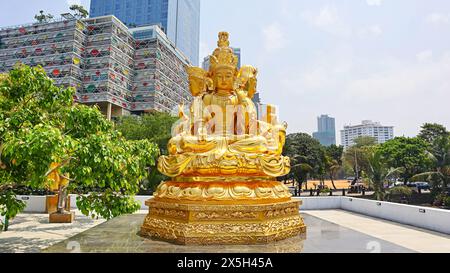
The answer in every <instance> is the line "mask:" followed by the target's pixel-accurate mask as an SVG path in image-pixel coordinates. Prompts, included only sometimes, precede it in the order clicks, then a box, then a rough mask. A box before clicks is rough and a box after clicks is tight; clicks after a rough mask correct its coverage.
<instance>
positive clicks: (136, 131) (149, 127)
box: [116, 112, 178, 190]
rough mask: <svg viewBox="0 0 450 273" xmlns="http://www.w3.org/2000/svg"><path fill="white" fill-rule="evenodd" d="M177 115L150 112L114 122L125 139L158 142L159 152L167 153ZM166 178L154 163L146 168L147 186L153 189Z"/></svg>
mask: <svg viewBox="0 0 450 273" xmlns="http://www.w3.org/2000/svg"><path fill="white" fill-rule="evenodd" d="M177 120H178V118H177V117H175V116H172V115H170V114H168V113H164V112H152V113H148V114H145V115H142V116H125V117H121V118H119V120H118V121H117V122H116V129H117V130H118V131H120V132H121V133H122V134H123V136H124V137H125V138H126V139H129V140H141V139H147V140H149V141H151V142H153V143H156V144H158V146H159V148H160V153H161V154H164V155H167V153H168V151H167V144H168V142H169V140H170V138H171V137H172V134H171V131H172V126H173V124H174V123H175V122H176V121H177ZM165 179H167V177H165V176H164V175H162V174H161V173H160V172H159V171H158V169H157V168H156V164H155V165H153V166H150V168H149V169H148V175H147V181H148V185H147V187H148V188H150V189H153V190H154V189H155V188H156V187H157V186H158V185H159V183H160V182H161V181H163V180H165Z"/></svg>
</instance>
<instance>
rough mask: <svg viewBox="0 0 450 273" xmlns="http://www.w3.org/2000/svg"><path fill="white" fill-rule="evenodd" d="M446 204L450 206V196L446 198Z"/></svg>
mask: <svg viewBox="0 0 450 273" xmlns="http://www.w3.org/2000/svg"><path fill="white" fill-rule="evenodd" d="M444 206H446V207H450V196H448V197H445V198H444Z"/></svg>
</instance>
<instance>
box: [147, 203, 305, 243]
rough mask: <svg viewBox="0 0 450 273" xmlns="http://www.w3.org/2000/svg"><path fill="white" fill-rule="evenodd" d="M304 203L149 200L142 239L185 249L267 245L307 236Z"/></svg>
mask: <svg viewBox="0 0 450 273" xmlns="http://www.w3.org/2000/svg"><path fill="white" fill-rule="evenodd" d="M300 204H301V201H285V202H277V203H270V204H243V205H242V204H241V205H232V204H224V205H221V204H207V203H206V204H205V203H203V204H202V202H198V203H197V204H180V203H173V202H162V201H158V200H154V199H153V200H148V201H147V202H146V205H148V206H149V208H150V211H149V214H148V215H147V217H146V219H145V222H144V224H143V226H142V228H141V235H142V236H146V237H152V238H157V239H162V240H165V241H170V242H173V243H177V244H185V245H213V244H266V243H270V242H274V241H279V240H283V239H286V238H289V237H293V236H297V235H299V234H301V233H304V232H306V226H305V224H304V223H303V219H302V218H301V216H300V214H299V206H300Z"/></svg>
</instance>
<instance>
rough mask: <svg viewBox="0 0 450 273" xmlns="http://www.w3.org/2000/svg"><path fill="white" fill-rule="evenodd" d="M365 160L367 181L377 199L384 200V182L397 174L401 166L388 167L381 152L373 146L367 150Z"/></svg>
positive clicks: (400, 170)
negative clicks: (370, 184) (369, 182)
mask: <svg viewBox="0 0 450 273" xmlns="http://www.w3.org/2000/svg"><path fill="white" fill-rule="evenodd" d="M367 160H368V168H367V172H366V174H367V177H368V178H369V181H371V182H372V184H373V187H374V190H375V197H376V198H377V200H384V197H385V190H384V182H385V181H387V180H388V179H390V178H392V177H393V176H397V175H399V174H400V173H401V172H402V171H403V168H388V167H387V165H386V163H385V161H384V159H383V157H382V155H381V152H380V151H379V150H378V149H376V148H375V147H374V148H373V149H370V151H369V152H368V155H367Z"/></svg>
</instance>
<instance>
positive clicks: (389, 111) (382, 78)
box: [0, 0, 450, 138]
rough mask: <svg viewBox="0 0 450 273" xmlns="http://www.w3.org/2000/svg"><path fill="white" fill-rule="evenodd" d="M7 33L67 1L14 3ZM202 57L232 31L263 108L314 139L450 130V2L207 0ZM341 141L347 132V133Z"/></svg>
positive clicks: (2, 16) (6, 11) (6, 13)
mask: <svg viewBox="0 0 450 273" xmlns="http://www.w3.org/2000/svg"><path fill="white" fill-rule="evenodd" d="M0 1H2V2H7V3H8V4H7V5H6V6H5V5H2V7H3V8H2V9H1V10H0V26H6V25H15V24H20V23H24V22H30V21H32V20H33V17H34V14H36V13H37V11H39V10H40V9H44V10H45V11H46V12H50V13H52V14H60V13H62V12H64V11H65V10H67V7H68V2H81V3H82V4H84V5H85V6H89V5H88V2H89V1H66V0H15V1H9V0H8V1H6V0H0ZM201 14H202V15H201V35H200V40H201V44H200V56H201V57H204V56H205V55H207V54H210V53H211V51H212V50H213V49H214V48H215V46H216V40H217V33H218V32H219V31H222V30H225V31H228V32H230V40H231V43H232V46H235V47H241V49H242V63H243V64H251V65H254V66H256V67H258V69H259V71H260V73H259V81H258V84H259V90H260V92H261V97H262V100H263V102H265V103H272V104H276V105H278V106H279V111H280V119H282V120H284V121H287V122H288V123H289V131H290V132H296V131H302V132H307V133H312V132H313V131H315V130H316V117H317V116H319V115H320V114H330V115H331V116H333V117H335V118H336V128H337V129H338V130H339V129H341V128H342V127H343V126H344V124H357V123H359V122H360V121H361V120H366V119H371V120H374V121H380V122H381V123H382V124H385V125H392V126H395V135H407V136H414V135H416V134H417V132H418V130H419V127H420V125H421V124H422V123H424V122H437V123H441V124H444V125H445V126H447V127H448V128H450V35H449V33H450V1H446V0H429V1H422V0H339V1H332V0H314V1H312V0H309V1H301V0H276V1H275V0H270V1H269V0H227V1H223V0H202V11H201ZM337 136H338V138H339V136H340V134H339V132H338V134H337Z"/></svg>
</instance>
